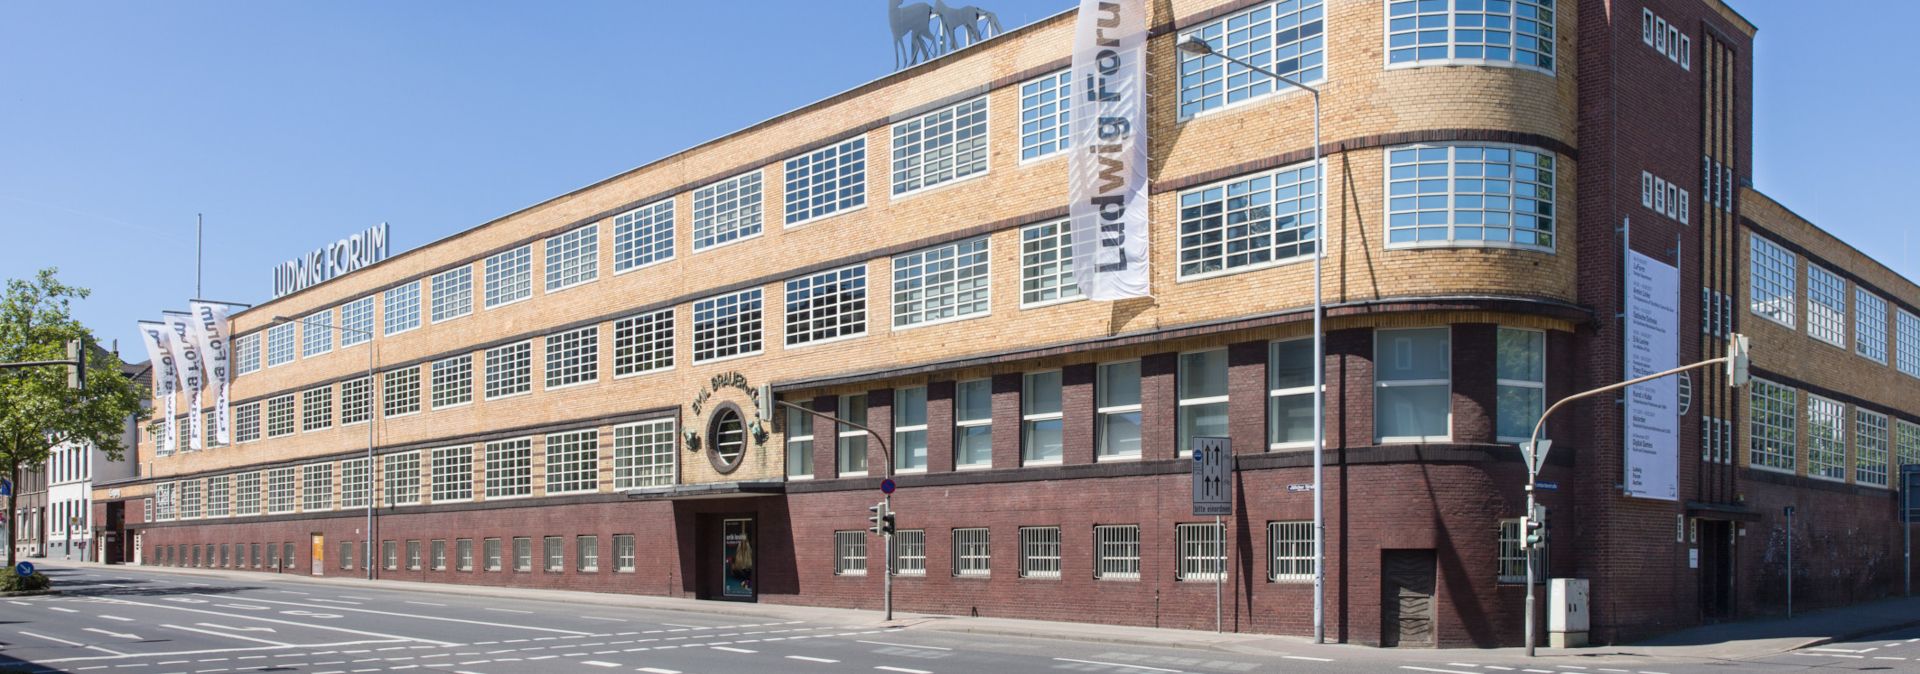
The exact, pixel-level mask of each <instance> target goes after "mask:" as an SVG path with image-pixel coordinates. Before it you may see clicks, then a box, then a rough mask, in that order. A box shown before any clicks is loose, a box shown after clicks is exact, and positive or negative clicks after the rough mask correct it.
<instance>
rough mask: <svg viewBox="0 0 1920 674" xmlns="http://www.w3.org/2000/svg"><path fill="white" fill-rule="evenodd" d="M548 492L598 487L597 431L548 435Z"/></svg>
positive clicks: (564, 492)
mask: <svg viewBox="0 0 1920 674" xmlns="http://www.w3.org/2000/svg"><path fill="white" fill-rule="evenodd" d="M546 444H547V493H548V494H566V493H573V492H589V491H593V490H595V489H597V488H599V486H600V432H599V431H595V430H584V431H568V432H566V433H553V434H550V435H548V436H547V443H546Z"/></svg>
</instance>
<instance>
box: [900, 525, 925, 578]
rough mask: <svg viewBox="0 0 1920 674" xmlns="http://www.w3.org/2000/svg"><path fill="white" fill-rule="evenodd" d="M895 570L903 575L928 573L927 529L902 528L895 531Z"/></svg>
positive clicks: (923, 574)
mask: <svg viewBox="0 0 1920 674" xmlns="http://www.w3.org/2000/svg"><path fill="white" fill-rule="evenodd" d="M893 572H894V573H895V574H896V575H901V576H925V575H927V530H926V529H901V530H899V531H896V532H894V534H893Z"/></svg>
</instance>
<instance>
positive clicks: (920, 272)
mask: <svg viewBox="0 0 1920 674" xmlns="http://www.w3.org/2000/svg"><path fill="white" fill-rule="evenodd" d="M987 266H988V263H987V237H984V236H982V237H979V238H974V239H968V240H966V241H961V242H958V243H952V244H948V245H945V246H938V247H935V248H928V249H926V250H920V251H915V252H912V253H908V254H906V255H900V256H896V257H894V258H893V326H894V327H895V328H904V327H909V326H914V325H927V324H931V323H939V322H942V321H949V320H955V319H959V318H963V317H966V316H972V315H975V314H981V315H984V314H986V313H987V311H988V307H989V304H988V299H989V298H988V289H989V287H988V279H989V277H988V269H987Z"/></svg>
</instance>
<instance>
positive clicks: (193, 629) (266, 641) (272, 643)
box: [161, 623, 293, 646]
mask: <svg viewBox="0 0 1920 674" xmlns="http://www.w3.org/2000/svg"><path fill="white" fill-rule="evenodd" d="M200 624H202V625H205V624H206V623H200ZM161 627H166V628H170V629H176V630H185V631H188V632H199V633H201V634H211V635H213V636H216V637H226V638H228V639H239V640H241V641H251V642H254V643H256V644H266V645H268V646H293V644H290V643H287V642H284V641H274V640H272V639H258V638H254V637H243V636H240V635H238V634H227V633H226V632H215V631H213V630H203V629H200V628H198V627H187V626H185V625H161Z"/></svg>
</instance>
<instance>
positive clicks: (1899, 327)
mask: <svg viewBox="0 0 1920 674" xmlns="http://www.w3.org/2000/svg"><path fill="white" fill-rule="evenodd" d="M1893 331H1894V337H1893V348H1894V366H1895V367H1897V368H1899V370H1900V371H1901V372H1905V373H1907V374H1908V375H1911V376H1914V377H1920V316H1915V315H1913V314H1910V313H1907V310H1905V309H1896V310H1894V324H1893Z"/></svg>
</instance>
